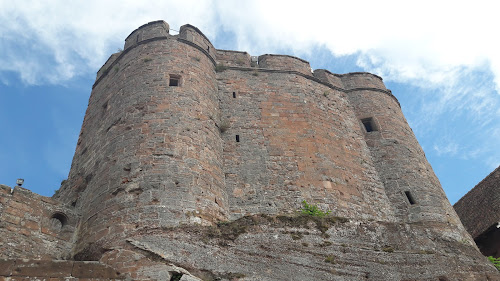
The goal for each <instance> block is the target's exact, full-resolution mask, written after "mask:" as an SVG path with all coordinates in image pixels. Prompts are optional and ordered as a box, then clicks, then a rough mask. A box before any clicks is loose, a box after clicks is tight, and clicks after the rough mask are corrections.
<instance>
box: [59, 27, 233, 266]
mask: <svg viewBox="0 0 500 281" xmlns="http://www.w3.org/2000/svg"><path fill="white" fill-rule="evenodd" d="M214 65H215V64H214V48H213V46H212V45H211V43H210V42H209V41H208V39H206V37H205V36H204V35H203V34H202V33H201V32H200V31H199V30H198V29H197V28H195V27H192V26H190V25H186V26H183V27H181V29H180V34H179V35H177V36H172V35H170V34H169V26H168V24H167V23H165V22H163V21H157V22H151V23H148V24H146V25H143V26H141V27H140V28H138V29H137V30H135V31H134V32H132V33H131V34H130V36H129V37H128V38H127V39H126V43H125V49H124V50H123V51H122V52H120V53H118V54H114V55H113V56H111V58H110V59H109V60H108V62H106V64H105V65H104V66H103V68H102V69H101V70H100V71H99V73H98V76H97V80H96V83H95V84H94V87H93V91H92V94H91V97H90V100H89V106H88V109H87V112H86V115H85V119H84V122H83V126H82V130H81V133H80V137H79V140H78V145H77V148H76V153H75V156H74V158H73V163H72V168H71V172H70V175H69V178H68V182H67V184H66V185H65V186H64V187H63V189H62V190H61V192H60V194H61V195H60V196H61V197H62V199H64V200H65V201H67V202H73V205H74V206H75V207H76V208H78V209H79V210H80V213H81V215H82V217H81V220H80V224H79V227H78V233H77V243H76V247H75V249H74V253H73V254H74V255H75V258H76V259H84V260H93V259H99V258H100V255H101V254H102V252H103V251H104V249H105V248H108V247H110V246H115V245H119V244H120V243H122V242H123V241H124V239H125V237H129V236H130V235H133V234H134V233H135V232H137V231H144V230H145V229H154V228H161V227H166V226H174V225H177V224H178V223H179V222H181V221H182V222H186V221H191V222H197V223H202V224H203V223H210V222H211V220H216V219H225V218H226V217H227V203H226V202H227V196H226V194H225V191H224V189H223V180H224V175H223V172H222V141H221V137H220V132H219V129H218V128H217V125H216V122H217V120H219V115H220V114H219V105H218V99H217V95H216V93H217V84H216V78H215V68H214Z"/></svg>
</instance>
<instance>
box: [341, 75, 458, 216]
mask: <svg viewBox="0 0 500 281" xmlns="http://www.w3.org/2000/svg"><path fill="white" fill-rule="evenodd" d="M341 79H342V82H343V84H344V87H345V89H346V91H347V92H348V96H349V100H350V102H351V104H352V105H353V106H354V109H355V112H356V115H357V117H358V119H359V126H360V130H362V131H363V132H364V135H365V140H366V142H367V144H368V147H369V149H370V152H371V154H372V157H373V161H374V163H375V167H376V169H377V172H378V174H379V176H380V178H381V180H382V181H383V183H384V186H385V190H386V193H387V196H388V197H389V199H390V201H391V202H392V204H393V206H394V207H395V208H396V216H397V217H398V218H399V219H400V220H402V221H409V222H417V221H440V222H449V223H452V224H453V225H460V226H461V224H460V222H459V219H458V217H457V215H456V213H455V212H454V211H453V208H452V207H451V205H450V203H449V201H448V200H447V198H446V195H445V193H444V191H443V189H442V188H441V185H440V183H439V180H438V179H437V177H436V175H435V174H434V172H433V170H432V168H431V166H430V164H429V162H428V161H427V159H426V157H425V154H424V152H423V150H422V148H421V147H420V145H419V144H418V142H417V139H416V138H415V135H414V134H413V131H412V130H411V128H410V126H409V125H408V123H407V121H406V119H405V117H404V115H403V112H402V111H401V108H400V105H399V102H398V101H397V100H396V98H395V97H394V96H393V95H392V93H391V92H390V91H389V90H387V89H386V87H385V85H384V83H383V82H382V78H380V77H378V76H376V75H373V74H369V73H349V74H345V75H342V76H341Z"/></svg>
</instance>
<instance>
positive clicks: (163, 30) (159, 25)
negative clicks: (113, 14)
mask: <svg viewBox="0 0 500 281" xmlns="http://www.w3.org/2000/svg"><path fill="white" fill-rule="evenodd" d="M168 36H170V26H169V25H168V23H166V22H165V21H162V20H158V21H152V22H149V23H146V24H144V25H141V26H140V27H139V28H137V29H136V30H134V31H132V33H130V35H129V36H128V37H127V38H126V39H125V47H124V50H126V49H128V48H130V47H131V46H133V45H135V44H138V43H139V42H142V41H145V40H149V39H152V38H158V37H168Z"/></svg>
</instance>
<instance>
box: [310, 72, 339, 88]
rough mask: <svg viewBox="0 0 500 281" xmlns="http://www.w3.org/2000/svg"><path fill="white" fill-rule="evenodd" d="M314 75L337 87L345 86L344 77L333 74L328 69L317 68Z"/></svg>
mask: <svg viewBox="0 0 500 281" xmlns="http://www.w3.org/2000/svg"><path fill="white" fill-rule="evenodd" d="M313 75H314V77H316V78H318V79H319V80H321V81H322V82H325V83H329V84H331V85H333V86H335V87H338V88H340V89H343V88H344V84H343V83H342V79H340V75H338V74H333V73H331V72H330V71H328V70H326V69H316V70H314V73H313Z"/></svg>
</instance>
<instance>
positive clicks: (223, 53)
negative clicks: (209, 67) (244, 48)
mask: <svg viewBox="0 0 500 281" xmlns="http://www.w3.org/2000/svg"><path fill="white" fill-rule="evenodd" d="M217 61H218V62H219V63H220V64H222V65H224V66H236V67H256V66H257V64H256V63H253V64H252V58H251V56H250V55H249V54H248V53H247V52H238V51H230V50H217Z"/></svg>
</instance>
